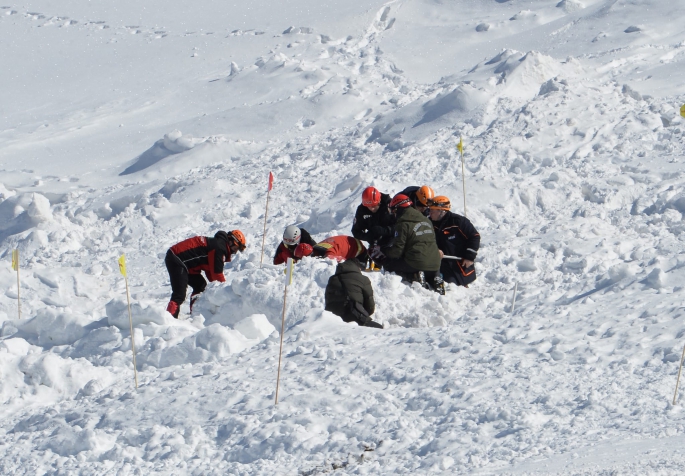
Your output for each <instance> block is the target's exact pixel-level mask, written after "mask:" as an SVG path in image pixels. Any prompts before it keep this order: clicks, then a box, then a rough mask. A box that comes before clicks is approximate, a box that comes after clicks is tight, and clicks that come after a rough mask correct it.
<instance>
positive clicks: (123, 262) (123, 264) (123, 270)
mask: <svg viewBox="0 0 685 476" xmlns="http://www.w3.org/2000/svg"><path fill="white" fill-rule="evenodd" d="M119 271H120V272H121V275H122V276H123V277H124V282H125V283H126V301H127V302H128V323H129V324H130V325H131V352H132V353H133V377H134V378H135V381H136V389H137V388H138V366H137V365H136V339H135V335H134V334H133V316H131V295H130V293H129V292H128V273H127V272H126V257H125V256H124V255H121V256H120V257H119Z"/></svg>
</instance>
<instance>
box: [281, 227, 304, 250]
mask: <svg viewBox="0 0 685 476" xmlns="http://www.w3.org/2000/svg"><path fill="white" fill-rule="evenodd" d="M300 238H302V232H301V231H300V229H299V228H298V227H296V226H295V225H290V226H289V227H287V228H286V229H285V231H284V232H283V243H284V244H285V245H286V246H297V245H299V244H300Z"/></svg>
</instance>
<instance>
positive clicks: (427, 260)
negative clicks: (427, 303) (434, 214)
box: [372, 193, 445, 294]
mask: <svg viewBox="0 0 685 476" xmlns="http://www.w3.org/2000/svg"><path fill="white" fill-rule="evenodd" d="M390 211H391V213H393V214H395V216H396V217H397V223H396V224H395V239H394V241H393V243H392V246H391V247H389V248H385V249H383V250H382V253H383V254H384V255H385V259H383V261H382V265H383V268H384V269H385V270H386V271H390V272H394V273H395V274H398V275H400V276H402V277H403V278H404V279H405V280H406V281H409V282H412V281H418V282H419V283H420V284H421V286H423V287H424V288H426V289H433V290H435V291H436V292H438V293H439V294H445V283H444V282H443V281H442V277H441V276H440V272H439V270H440V250H439V249H438V245H437V244H436V243H435V233H434V232H433V224H432V223H431V221H430V220H429V219H428V218H426V217H425V216H423V215H422V214H421V212H419V211H418V210H417V209H415V208H413V207H412V206H411V200H410V199H409V197H407V196H406V195H403V194H401V193H398V194H397V195H395V196H394V197H393V199H392V201H391V202H390ZM372 257H374V256H373V255H372Z"/></svg>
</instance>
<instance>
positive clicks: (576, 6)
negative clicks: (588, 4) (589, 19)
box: [557, 0, 585, 13]
mask: <svg viewBox="0 0 685 476" xmlns="http://www.w3.org/2000/svg"><path fill="white" fill-rule="evenodd" d="M557 8H561V9H562V10H564V11H565V12H566V13H573V12H577V11H578V10H582V9H583V8H585V5H583V4H582V3H580V2H579V1H578V0H562V1H561V2H559V3H557Z"/></svg>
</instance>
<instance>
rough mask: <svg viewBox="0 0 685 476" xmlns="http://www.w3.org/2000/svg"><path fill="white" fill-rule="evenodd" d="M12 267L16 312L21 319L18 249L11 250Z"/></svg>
mask: <svg viewBox="0 0 685 476" xmlns="http://www.w3.org/2000/svg"><path fill="white" fill-rule="evenodd" d="M12 267H13V268H14V269H15V270H16V271H17V313H18V314H19V319H21V280H20V279H19V250H13V251H12Z"/></svg>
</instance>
